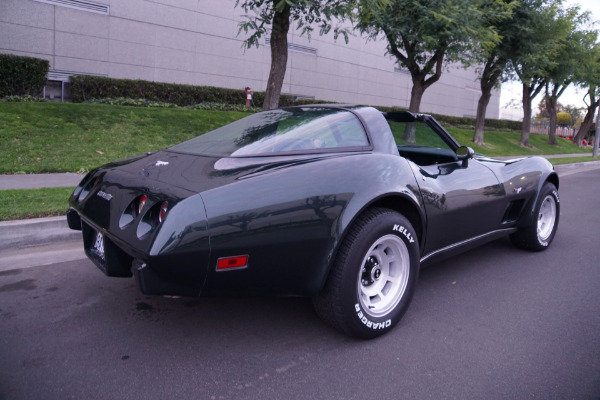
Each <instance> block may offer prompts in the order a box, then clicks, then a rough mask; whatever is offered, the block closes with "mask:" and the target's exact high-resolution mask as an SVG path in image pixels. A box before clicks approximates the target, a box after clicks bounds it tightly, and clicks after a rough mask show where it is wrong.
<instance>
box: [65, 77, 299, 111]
mask: <svg viewBox="0 0 600 400" xmlns="http://www.w3.org/2000/svg"><path fill="white" fill-rule="evenodd" d="M70 80H71V97H72V99H73V102H74V103H82V102H85V101H89V100H90V99H106V98H110V99H118V98H129V99H143V100H147V101H151V102H158V103H172V104H176V105H178V106H180V107H185V106H191V105H195V104H200V103H225V104H240V105H245V104H246V98H245V97H244V90H243V89H225V88H218V87H213V86H192V85H182V84H176V83H163V82H151V81H143V80H131V79H113V78H105V77H100V76H86V75H74V76H71V79H70ZM264 98H265V93H264V92H254V96H253V99H252V103H253V105H254V106H262V103H263V100H264ZM293 103H294V97H293V96H288V95H282V96H281V100H280V105H281V106H282V107H285V106H288V105H291V104H293Z"/></svg>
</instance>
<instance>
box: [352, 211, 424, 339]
mask: <svg viewBox="0 0 600 400" xmlns="http://www.w3.org/2000/svg"><path fill="white" fill-rule="evenodd" d="M387 230H388V232H390V233H391V234H393V235H395V236H398V237H399V238H400V239H401V240H402V241H403V242H404V243H405V244H406V246H407V247H408V248H409V251H410V249H414V248H415V246H417V244H416V240H415V237H416V236H415V235H416V234H415V233H414V230H413V229H412V227H407V226H405V225H404V224H403V223H401V222H398V223H393V224H391V225H389V228H387ZM383 234H384V232H381V235H383ZM365 251H366V250H365ZM413 273H414V271H411V274H413ZM405 296H408V297H409V298H410V297H412V295H409V294H408V293H406V294H405ZM409 301H410V299H409ZM400 302H401V303H402V302H404V300H401V301H400ZM398 308H405V307H404V306H399V307H398ZM353 311H354V315H355V317H356V318H357V319H358V321H359V323H360V324H361V325H362V326H364V327H366V328H368V329H370V330H372V331H381V330H388V329H391V327H392V326H393V325H395V323H396V322H398V320H399V319H400V318H401V317H402V315H403V312H401V313H399V314H398V313H395V312H390V313H389V314H387V315H384V316H382V317H381V318H376V317H372V316H369V315H368V313H367V312H365V311H364V310H363V308H362V306H361V305H360V303H359V302H356V303H355V304H354V310H353Z"/></svg>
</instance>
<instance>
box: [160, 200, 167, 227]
mask: <svg viewBox="0 0 600 400" xmlns="http://www.w3.org/2000/svg"><path fill="white" fill-rule="evenodd" d="M168 209H169V203H167V202H166V201H163V203H162V204H161V205H160V211H159V213H158V223H159V224H160V223H161V222H162V221H163V219H164V218H165V215H167V210H168Z"/></svg>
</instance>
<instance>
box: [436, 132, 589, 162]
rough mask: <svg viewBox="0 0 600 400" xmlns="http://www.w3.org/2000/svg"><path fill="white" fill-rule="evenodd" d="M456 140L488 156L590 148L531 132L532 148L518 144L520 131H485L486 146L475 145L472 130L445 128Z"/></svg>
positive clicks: (552, 152)
mask: <svg viewBox="0 0 600 400" xmlns="http://www.w3.org/2000/svg"><path fill="white" fill-rule="evenodd" d="M447 129H448V131H449V132H450V133H451V134H452V136H454V138H455V139H456V140H458V142H459V143H460V144H462V145H465V146H470V147H472V148H473V150H475V152H476V153H481V154H485V155H486V156H490V157H497V156H539V155H545V154H571V153H589V152H590V150H585V149H580V148H579V147H577V146H575V145H574V144H573V142H571V141H569V140H567V139H563V138H561V137H557V138H556V140H557V142H558V144H557V145H556V146H554V145H551V144H548V137H547V136H544V135H535V134H531V135H530V136H529V144H530V145H531V147H532V148H527V147H523V146H520V145H519V144H518V143H519V140H520V139H521V133H520V132H485V135H484V141H485V143H486V146H487V147H482V146H477V145H475V143H473V133H474V131H473V130H470V129H458V128H451V127H450V128H447Z"/></svg>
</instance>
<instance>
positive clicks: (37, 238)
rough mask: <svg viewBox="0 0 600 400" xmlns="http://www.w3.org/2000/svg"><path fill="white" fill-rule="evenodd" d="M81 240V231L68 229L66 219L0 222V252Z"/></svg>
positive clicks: (52, 218) (51, 218) (50, 218)
mask: <svg viewBox="0 0 600 400" xmlns="http://www.w3.org/2000/svg"><path fill="white" fill-rule="evenodd" d="M74 240H82V237H81V231H74V230H71V229H69V226H68V225H67V217H48V218H34V219H24V220H16V221H3V222H0V250H7V249H19V248H24V247H32V246H40V245H43V244H50V243H57V242H68V241H74Z"/></svg>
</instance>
